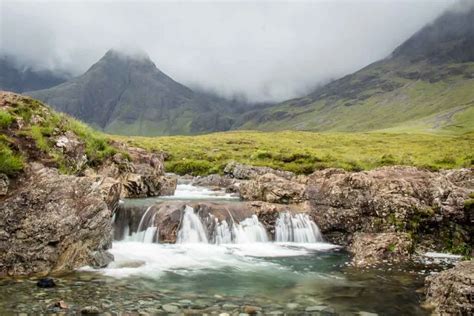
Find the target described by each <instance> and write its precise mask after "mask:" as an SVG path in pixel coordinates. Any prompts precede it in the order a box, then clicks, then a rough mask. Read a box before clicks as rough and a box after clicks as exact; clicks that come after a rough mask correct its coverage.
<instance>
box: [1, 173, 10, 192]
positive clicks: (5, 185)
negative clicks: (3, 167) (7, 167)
mask: <svg viewBox="0 0 474 316" xmlns="http://www.w3.org/2000/svg"><path fill="white" fill-rule="evenodd" d="M9 185H10V181H9V180H8V177H7V175H6V174H3V173H0V196H1V195H7V193H8V186H9Z"/></svg>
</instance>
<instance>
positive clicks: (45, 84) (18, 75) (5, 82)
mask: <svg viewBox="0 0 474 316" xmlns="http://www.w3.org/2000/svg"><path fill="white" fill-rule="evenodd" d="M69 77H70V76H69V75H67V74H63V73H58V72H53V71H50V70H35V69H33V68H31V67H25V66H21V65H19V64H18V62H17V61H16V60H15V58H13V57H12V56H0V90H6V91H13V92H24V91H31V90H39V89H45V88H49V87H53V86H56V85H58V84H60V83H62V82H64V81H66V80H67V79H68V78H69Z"/></svg>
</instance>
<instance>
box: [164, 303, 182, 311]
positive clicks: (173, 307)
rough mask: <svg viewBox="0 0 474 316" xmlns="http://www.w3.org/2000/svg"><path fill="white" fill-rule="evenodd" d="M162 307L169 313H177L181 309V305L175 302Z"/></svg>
mask: <svg viewBox="0 0 474 316" xmlns="http://www.w3.org/2000/svg"><path fill="white" fill-rule="evenodd" d="M161 308H162V309H163V310H164V311H165V312H168V313H177V312H178V311H179V307H178V306H176V305H173V304H165V305H163V306H161Z"/></svg>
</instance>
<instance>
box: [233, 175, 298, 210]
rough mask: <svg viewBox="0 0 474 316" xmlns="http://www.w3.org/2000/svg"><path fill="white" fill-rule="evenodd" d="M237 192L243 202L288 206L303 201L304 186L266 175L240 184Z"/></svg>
mask: <svg viewBox="0 0 474 316" xmlns="http://www.w3.org/2000/svg"><path fill="white" fill-rule="evenodd" d="M239 192H240V195H241V197H242V198H243V199H244V200H249V201H253V200H257V201H264V202H269V203H281V204H289V203H300V202H302V201H303V200H304V193H305V186H304V185H303V184H301V183H298V182H294V181H290V180H287V179H285V178H283V177H279V176H277V175H275V174H273V173H266V174H264V175H261V176H257V177H256V178H255V179H253V180H250V181H247V182H243V183H241V184H240V186H239Z"/></svg>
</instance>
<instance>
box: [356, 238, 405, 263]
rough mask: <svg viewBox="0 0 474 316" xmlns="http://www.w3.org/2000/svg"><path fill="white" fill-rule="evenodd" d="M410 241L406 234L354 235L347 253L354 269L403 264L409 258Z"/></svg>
mask: <svg viewBox="0 0 474 316" xmlns="http://www.w3.org/2000/svg"><path fill="white" fill-rule="evenodd" d="M412 246H413V245H412V240H411V238H410V237H409V235H408V234H406V233H379V234H371V233H356V234H354V236H353V240H352V244H351V246H350V247H349V251H350V252H351V253H352V254H353V255H354V257H353V258H352V264H353V265H354V266H356V267H366V266H371V265H379V264H382V263H397V262H403V261H406V260H408V259H409V258H410V254H411V250H412V249H411V248H412Z"/></svg>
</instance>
